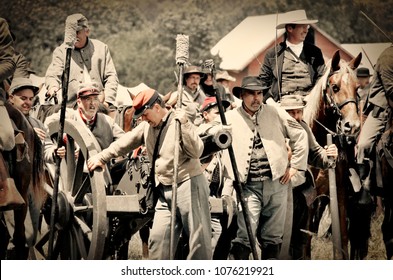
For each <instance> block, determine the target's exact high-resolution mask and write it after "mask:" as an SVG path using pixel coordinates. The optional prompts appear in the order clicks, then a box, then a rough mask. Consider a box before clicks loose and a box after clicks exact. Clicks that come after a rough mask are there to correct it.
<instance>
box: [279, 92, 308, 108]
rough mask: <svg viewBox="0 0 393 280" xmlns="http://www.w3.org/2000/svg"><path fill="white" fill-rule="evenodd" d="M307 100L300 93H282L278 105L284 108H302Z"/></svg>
mask: <svg viewBox="0 0 393 280" xmlns="http://www.w3.org/2000/svg"><path fill="white" fill-rule="evenodd" d="M306 105H307V101H305V100H304V99H303V96H301V95H284V96H283V97H281V102H280V106H281V107H282V108H283V109H285V110H296V109H303V108H304V107H306Z"/></svg>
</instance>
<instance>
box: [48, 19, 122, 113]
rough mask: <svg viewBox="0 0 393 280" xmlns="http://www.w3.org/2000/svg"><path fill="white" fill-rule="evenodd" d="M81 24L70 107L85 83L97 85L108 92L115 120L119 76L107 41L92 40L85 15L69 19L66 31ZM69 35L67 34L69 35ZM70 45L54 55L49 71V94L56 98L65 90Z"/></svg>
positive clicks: (71, 78) (73, 58)
mask: <svg viewBox="0 0 393 280" xmlns="http://www.w3.org/2000/svg"><path fill="white" fill-rule="evenodd" d="M75 23H76V24H77V28H76V30H77V34H76V42H75V44H74V47H75V48H74V49H73V50H72V55H71V67H70V76H69V81H70V82H69V85H68V93H69V94H68V104H67V106H68V107H75V106H76V99H77V96H76V93H77V92H78V88H79V85H80V84H81V83H88V82H95V83H98V86H99V87H100V88H101V89H103V92H105V96H104V98H105V100H104V102H103V104H104V105H105V107H107V108H108V109H109V111H110V112H109V114H110V115H111V116H112V117H114V114H115V113H116V107H115V105H116V104H115V100H116V92H117V87H118V83H119V80H118V77H117V73H116V69H115V65H114V63H113V60H112V57H111V54H110V52H109V48H108V46H107V45H106V44H104V43H103V42H101V41H99V40H96V39H90V38H89V35H90V29H89V24H88V21H87V18H86V17H85V16H83V15H82V14H73V15H70V16H68V17H67V20H66V27H65V28H66V31H67V30H68V29H70V28H72V27H71V25H72V24H75ZM66 34H67V32H66ZM66 49H67V44H66V43H63V44H62V45H60V46H59V47H57V48H56V49H55V50H54V52H53V58H52V62H51V64H50V65H49V67H48V69H47V71H46V75H45V76H46V80H45V84H46V86H47V89H48V93H47V94H48V95H50V96H54V95H55V94H56V93H57V92H58V91H59V89H60V88H61V77H62V74H63V71H64V65H65V58H66V55H65V53H66Z"/></svg>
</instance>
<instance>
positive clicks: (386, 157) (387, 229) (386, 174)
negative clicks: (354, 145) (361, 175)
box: [376, 110, 393, 260]
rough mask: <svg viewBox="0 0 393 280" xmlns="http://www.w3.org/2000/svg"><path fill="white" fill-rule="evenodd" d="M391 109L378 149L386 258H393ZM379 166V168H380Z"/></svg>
mask: <svg viewBox="0 0 393 280" xmlns="http://www.w3.org/2000/svg"><path fill="white" fill-rule="evenodd" d="M392 115H393V114H392V110H391V111H390V118H389V122H388V124H389V125H388V128H387V129H386V131H385V132H384V133H383V134H382V136H381V138H380V140H379V141H378V144H377V147H376V150H377V161H376V164H377V168H376V169H377V172H378V171H380V174H378V175H380V178H382V180H381V181H382V186H380V185H379V184H380V183H381V181H378V180H377V184H378V187H382V199H383V206H384V219H383V222H382V226H381V229H382V235H383V241H384V244H385V250H386V258H387V259H388V260H392V259H393V188H392V182H393V116H392ZM378 167H379V168H378Z"/></svg>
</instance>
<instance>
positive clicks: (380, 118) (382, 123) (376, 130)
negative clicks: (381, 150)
mask: <svg viewBox="0 0 393 280" xmlns="http://www.w3.org/2000/svg"><path fill="white" fill-rule="evenodd" d="M375 108H376V109H374V110H373V111H371V112H370V113H369V114H368V116H367V119H366V121H365V123H364V125H363V128H362V131H361V132H360V135H359V139H358V143H357V155H356V160H357V163H358V164H363V163H364V159H365V158H366V159H370V156H371V153H372V150H373V148H374V147H375V145H376V141H377V138H378V137H379V136H380V135H381V134H382V133H383V132H384V129H385V127H386V122H387V120H388V110H383V109H382V108H380V107H375ZM378 108H379V110H378Z"/></svg>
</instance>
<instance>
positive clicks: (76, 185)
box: [72, 152, 85, 196]
mask: <svg viewBox="0 0 393 280" xmlns="http://www.w3.org/2000/svg"><path fill="white" fill-rule="evenodd" d="M84 165H85V157H84V156H83V154H82V153H81V152H80V153H79V156H78V159H77V163H76V166H75V170H76V172H75V177H74V178H73V183H72V186H73V189H72V196H75V194H76V193H77V192H79V191H80V189H81V186H83V185H82V184H83V183H84V181H83V177H84V176H83V167H84Z"/></svg>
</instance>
